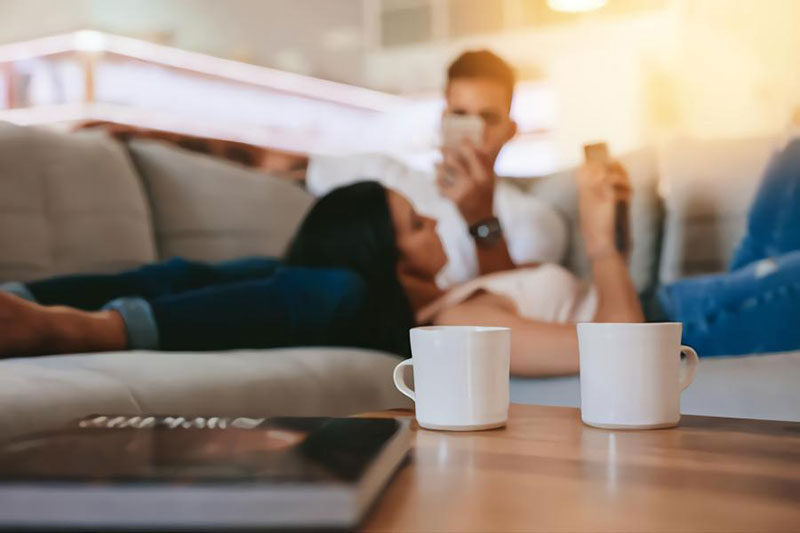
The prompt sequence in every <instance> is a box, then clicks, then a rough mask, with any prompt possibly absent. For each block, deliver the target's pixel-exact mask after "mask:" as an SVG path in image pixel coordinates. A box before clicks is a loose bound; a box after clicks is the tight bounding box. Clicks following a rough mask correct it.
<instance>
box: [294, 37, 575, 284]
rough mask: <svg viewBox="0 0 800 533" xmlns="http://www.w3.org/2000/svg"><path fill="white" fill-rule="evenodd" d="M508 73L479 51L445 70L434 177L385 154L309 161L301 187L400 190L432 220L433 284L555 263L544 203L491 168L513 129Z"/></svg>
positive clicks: (556, 243)
mask: <svg viewBox="0 0 800 533" xmlns="http://www.w3.org/2000/svg"><path fill="white" fill-rule="evenodd" d="M514 84H515V79H514V73H513V71H512V69H511V67H510V66H509V65H508V64H507V63H506V62H505V61H503V60H502V59H501V58H500V57H498V56H497V55H495V54H493V53H492V52H489V51H487V50H479V51H471V52H465V53H463V54H462V55H461V56H459V57H458V58H457V59H456V60H455V61H454V62H453V63H452V64H451V65H450V67H449V68H448V71H447V86H446V88H445V100H446V108H445V110H444V112H443V116H442V141H443V143H442V144H443V146H442V160H441V163H440V164H439V165H438V166H437V171H436V175H435V176H432V175H431V174H429V173H427V172H422V171H417V170H414V169H411V168H408V167H406V166H405V165H403V164H402V163H400V162H399V161H396V160H394V159H392V158H390V157H387V156H382V155H377V154H366V155H359V156H351V157H323V156H314V157H312V158H311V159H310V161H309V166H308V169H307V172H306V184H307V187H308V189H309V191H310V192H312V193H313V194H315V195H318V196H321V195H323V194H325V193H327V192H329V191H330V190H331V189H334V188H336V187H339V186H342V185H346V184H348V183H352V182H355V181H359V180H363V179H375V180H378V181H380V182H381V183H383V184H384V185H385V186H387V187H390V188H392V189H395V190H397V191H398V192H401V193H402V194H404V195H405V196H406V197H408V198H409V200H411V202H412V203H413V204H414V206H415V208H416V209H417V210H418V211H419V212H420V213H421V214H424V215H426V216H430V217H433V218H435V219H437V221H438V231H439V234H440V236H441V238H442V242H443V244H444V247H445V251H446V252H447V255H448V258H449V263H448V265H447V267H446V268H445V270H444V271H443V273H442V274H441V277H440V279H439V284H440V285H441V286H443V287H447V286H451V285H453V284H456V283H463V282H465V281H468V280H469V279H472V278H474V277H476V276H478V275H483V274H490V273H492V272H497V271H502V270H508V269H511V268H514V267H515V266H517V265H523V264H530V263H536V262H559V261H560V260H561V259H562V256H563V255H564V253H565V251H566V243H567V228H566V223H565V222H564V221H563V220H562V219H561V217H560V216H559V215H558V214H557V213H556V212H555V210H554V209H553V208H552V207H550V206H549V205H547V204H546V203H544V202H542V201H540V200H538V199H537V198H535V197H533V196H531V195H529V194H525V193H523V192H522V191H521V190H520V189H518V188H517V187H515V186H513V185H511V184H509V183H501V182H498V181H497V179H496V175H495V172H494V165H495V162H496V160H497V157H498V155H499V154H500V151H501V149H502V148H503V146H504V145H505V144H506V143H507V142H508V141H509V140H511V139H512V138H513V137H514V135H515V134H516V132H517V125H516V123H515V122H514V121H513V120H512V118H511V116H510V111H511V101H512V97H513V92H514Z"/></svg>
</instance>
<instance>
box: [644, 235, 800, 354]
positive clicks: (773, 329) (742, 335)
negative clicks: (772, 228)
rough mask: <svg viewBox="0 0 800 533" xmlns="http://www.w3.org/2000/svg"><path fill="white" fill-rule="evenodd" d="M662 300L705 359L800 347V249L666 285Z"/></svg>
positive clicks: (671, 318)
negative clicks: (725, 271)
mask: <svg viewBox="0 0 800 533" xmlns="http://www.w3.org/2000/svg"><path fill="white" fill-rule="evenodd" d="M658 298H659V302H660V303H661V307H662V309H663V310H664V311H665V313H666V315H667V316H668V317H669V319H670V320H674V321H678V322H683V326H684V332H683V340H684V343H686V344H689V345H690V346H693V347H694V348H695V349H696V350H697V351H698V353H700V355H701V356H709V355H738V354H748V353H759V352H776V351H784V350H793V349H797V348H800V250H798V251H794V252H790V253H788V254H784V255H782V256H780V257H776V258H774V259H765V260H761V261H758V262H756V263H752V264H750V265H748V266H746V267H744V268H740V269H739V270H736V271H734V272H730V273H723V274H714V275H709V276H700V277H697V278H692V279H687V280H683V281H679V282H676V283H672V284H670V285H666V286H664V287H662V288H661V289H660V290H659V293H658Z"/></svg>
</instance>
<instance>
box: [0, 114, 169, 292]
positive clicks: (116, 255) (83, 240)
mask: <svg viewBox="0 0 800 533" xmlns="http://www.w3.org/2000/svg"><path fill="white" fill-rule="evenodd" d="M155 259H156V251H155V243H154V241H153V229H152V226H151V225H150V213H149V208H148V205H147V200H146V197H145V194H144V191H143V189H142V186H141V183H140V181H139V178H138V176H137V175H136V172H135V170H134V168H133V165H132V164H131V162H130V159H129V158H128V155H127V153H126V151H125V148H124V147H123V146H122V145H120V144H119V143H117V142H115V141H113V140H111V139H108V138H106V137H105V136H104V135H102V134H97V133H81V134H74V135H64V134H59V133H55V132H52V131H47V130H42V129H38V128H27V127H20V126H14V125H12V124H8V123H0V282H2V281H10V280H21V281H26V280H31V279H36V278H42V277H47V276H52V275H56V274H66V273H77V272H113V271H118V270H122V269H126V268H131V267H135V266H137V265H140V264H142V263H147V262H150V261H153V260H155Z"/></svg>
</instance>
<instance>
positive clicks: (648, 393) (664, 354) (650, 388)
mask: <svg viewBox="0 0 800 533" xmlns="http://www.w3.org/2000/svg"><path fill="white" fill-rule="evenodd" d="M682 330H683V327H682V324H681V323H680V322H668V323H652V324H613V323H585V324H578V344H579V350H580V365H581V418H582V419H583V422H584V423H585V424H588V425H590V426H595V427H601V428H610V429H654V428H663V427H672V426H675V425H677V424H678V422H679V421H680V418H681V413H680V406H681V400H680V394H681V391H683V390H684V389H685V388H686V387H688V386H689V384H690V383H691V382H692V379H694V374H695V371H696V370H697V363H698V358H697V352H695V351H694V349H692V348H690V347H688V346H682V345H681V332H682ZM681 353H684V354H686V365H685V368H684V371H683V375H682V376H681V373H682V372H681Z"/></svg>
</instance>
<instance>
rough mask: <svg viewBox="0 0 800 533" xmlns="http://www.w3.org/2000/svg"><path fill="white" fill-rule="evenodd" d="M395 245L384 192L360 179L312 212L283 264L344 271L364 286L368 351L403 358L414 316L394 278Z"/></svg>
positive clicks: (341, 189)
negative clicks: (362, 282) (400, 355)
mask: <svg viewBox="0 0 800 533" xmlns="http://www.w3.org/2000/svg"><path fill="white" fill-rule="evenodd" d="M397 259H398V252H397V244H396V241H395V233H394V227H393V226H392V217H391V213H390V211H389V201H388V198H387V195H386V189H385V188H384V187H383V186H382V185H380V184H379V183H377V182H374V181H363V182H359V183H355V184H353V185H348V186H346V187H341V188H339V189H336V190H334V191H332V192H330V193H329V194H327V195H326V196H324V197H323V198H321V199H320V200H319V201H317V203H316V204H315V205H314V207H312V208H311V211H309V213H308V215H306V218H305V220H304V221H303V223H302V224H301V225H300V229H299V230H298V232H297V234H296V235H295V237H294V241H293V242H292V244H291V246H290V247H289V252H288V254H287V256H286V258H285V260H286V263H287V264H290V265H296V266H306V267H320V268H346V269H349V270H351V271H353V272H355V273H356V274H358V275H359V276H360V277H361V279H362V280H363V281H364V283H365V286H366V301H365V303H364V307H363V312H362V317H363V320H364V330H365V331H366V338H365V339H362V340H360V342H359V343H360V344H362V345H363V346H364V347H367V348H376V349H381V350H387V351H390V352H394V353H399V354H403V355H408V354H409V352H410V349H409V340H408V330H409V328H411V327H413V326H414V314H413V313H412V311H411V306H410V304H409V302H408V298H407V297H406V294H405V292H404V290H403V287H402V285H401V284H400V281H399V280H398V278H397Z"/></svg>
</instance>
